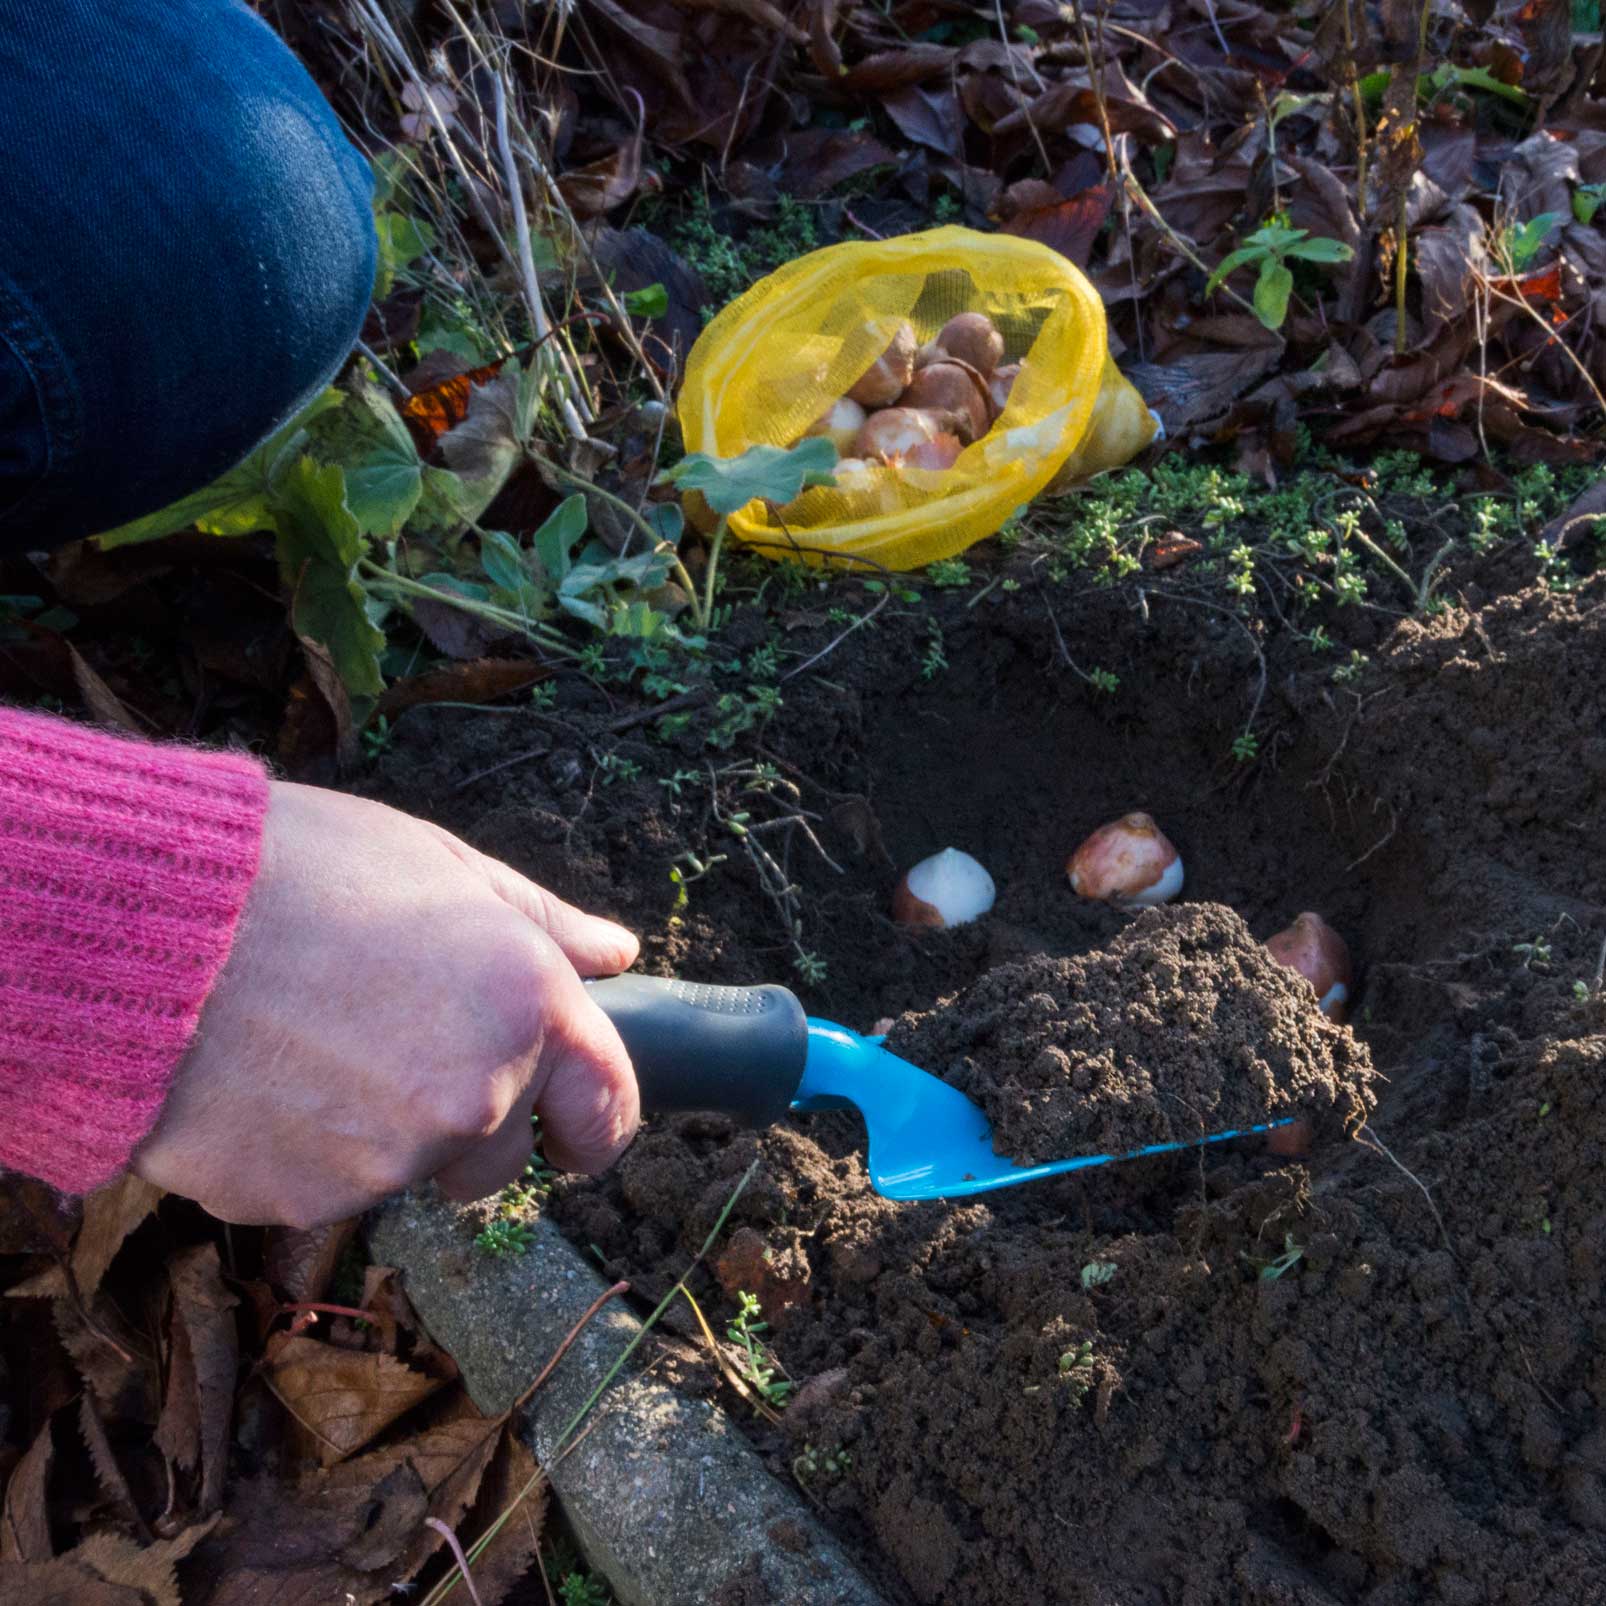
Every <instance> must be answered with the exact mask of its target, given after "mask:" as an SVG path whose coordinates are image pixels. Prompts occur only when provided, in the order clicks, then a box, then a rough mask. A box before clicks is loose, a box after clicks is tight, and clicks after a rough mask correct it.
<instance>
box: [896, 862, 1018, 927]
mask: <svg viewBox="0 0 1606 1606" xmlns="http://www.w3.org/2000/svg"><path fill="white" fill-rule="evenodd" d="M898 892H899V895H900V896H899V897H898V898H895V899H894V900H893V913H894V914H895V915H897V917H898V918H899V919H900V920H904V921H905V922H906V923H907V924H912V925H942V926H962V925H965V924H966V923H967V922H968V921H971V920H976V919H979V918H980V917H981V916H982V915H984V914H986V913H987V911H988V910H989V909H991V908H992V906H993V900H994V899H995V898H996V897H997V896H998V893H997V889H996V888H995V887H994V886H993V878H992V877H991V876H990V875H988V874H987V872H986V871H985V870H984V869H983V868H982V867H981V865H979V864H978V863H977V862H976V861H975V860H974V859H973V858H971V856H970V855H969V854H968V853H961V852H960V851H959V849H958V848H944V849H943V850H942V852H941V853H934V854H932V856H931V857H930V858H929V859H922V860H921V861H920V863H919V864H917V865H916V866H915V867H914V869H912V870H911V871H910V872H909V873H908V874H907V875H906V876H905V877H904V878H903V885H902V886H901V887H900V888H899V889H898ZM904 895H907V899H908V900H910V901H912V902H913V904H914V905H916V907H915V908H914V909H912V910H909V911H908V912H907V913H905V912H904V910H903V909H902V908H900V905H901V904H903V903H904ZM919 905H924V906H925V908H926V909H929V910H931V911H932V912H933V913H934V914H935V915H936V919H932V918H931V916H930V915H927V914H925V913H924V911H923V910H921V909H920V908H919V907H918V906H919Z"/></svg>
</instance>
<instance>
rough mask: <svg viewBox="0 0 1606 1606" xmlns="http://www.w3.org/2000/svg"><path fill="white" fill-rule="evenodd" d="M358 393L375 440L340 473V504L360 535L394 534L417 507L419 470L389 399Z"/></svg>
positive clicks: (366, 391)
mask: <svg viewBox="0 0 1606 1606" xmlns="http://www.w3.org/2000/svg"><path fill="white" fill-rule="evenodd" d="M359 395H360V397H361V400H362V402H363V405H364V406H365V407H366V408H367V409H368V412H369V414H370V415H371V417H372V420H373V422H374V424H375V425H376V426H377V432H378V439H377V443H376V445H375V446H374V449H373V450H372V451H371V452H370V453H369V454H368V455H367V456H366V457H363V458H361V459H359V460H358V461H357V463H356V464H355V465H354V466H352V467H351V468H348V469H347V470H346V505H347V506H348V507H349V508H350V509H351V515H352V517H353V518H354V519H356V521H357V525H358V528H359V529H361V530H362V532H363V534H365V535H395V534H396V533H397V532H398V531H399V530H400V529H401V527H402V525H403V524H405V523H406V522H407V518H408V515H409V514H411V512H412V511H413V509H414V508H415V507H417V506H418V498H419V497H420V495H421V494H422V493H423V489H424V473H423V468H424V466H423V464H422V463H421V462H420V461H419V457H418V448H417V447H416V446H414V445H413V438H412V436H411V435H409V434H408V433H407V426H406V425H405V424H404V423H402V420H401V414H400V413H398V412H397V411H396V408H395V405H394V404H393V403H392V402H391V399H390V397H388V396H387V395H385V393H384V392H383V391H381V390H375V389H372V388H371V387H368V386H364V387H363V389H362V390H361V391H360V392H359Z"/></svg>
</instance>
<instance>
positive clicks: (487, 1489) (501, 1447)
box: [458, 1432, 550, 1606]
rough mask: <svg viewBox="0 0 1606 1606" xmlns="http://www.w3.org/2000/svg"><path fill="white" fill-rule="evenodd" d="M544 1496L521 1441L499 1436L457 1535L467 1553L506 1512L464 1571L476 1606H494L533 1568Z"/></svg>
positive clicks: (543, 1482)
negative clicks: (475, 1595)
mask: <svg viewBox="0 0 1606 1606" xmlns="http://www.w3.org/2000/svg"><path fill="white" fill-rule="evenodd" d="M532 1479H533V1480H534V1485H533V1487H532V1482H531V1480H532ZM526 1490H528V1491H529V1492H528V1493H527V1494H526V1493H525V1491H526ZM549 1493H550V1488H549V1485H548V1484H547V1481H546V1479H545V1478H544V1477H538V1476H537V1468H536V1464H535V1457H534V1456H533V1455H531V1454H530V1451H529V1448H528V1447H527V1446H526V1445H525V1443H524V1441H523V1440H522V1439H521V1438H519V1436H518V1435H517V1434H516V1433H511V1432H508V1433H504V1434H503V1435H502V1438H501V1441H500V1442H499V1444H498V1445H497V1450H496V1454H495V1456H494V1457H493V1458H492V1460H491V1464H490V1466H489V1468H488V1469H487V1470H486V1473H485V1479H484V1481H483V1482H482V1483H481V1484H480V1493H479V1499H478V1500H476V1501H475V1502H474V1511H473V1514H472V1516H471V1517H470V1518H469V1520H468V1521H467V1522H465V1523H464V1524H463V1527H462V1531H461V1532H460V1533H459V1534H458V1538H459V1539H460V1540H461V1542H462V1545H463V1548H464V1549H465V1550H467V1549H468V1548H469V1546H470V1545H471V1544H473V1543H474V1542H476V1541H477V1540H478V1539H479V1537H480V1535H481V1534H483V1533H485V1532H487V1531H488V1530H489V1528H490V1527H491V1524H492V1523H494V1522H495V1521H496V1520H497V1519H498V1518H499V1517H500V1516H501V1515H502V1513H503V1512H505V1511H510V1515H509V1516H508V1519H507V1521H506V1522H504V1523H503V1524H502V1526H501V1527H500V1528H498V1529H497V1531H496V1533H495V1535H494V1536H493V1537H492V1539H491V1541H490V1543H489V1544H488V1545H486V1547H485V1548H484V1549H483V1550H482V1551H481V1552H480V1553H479V1554H478V1555H477V1556H476V1557H475V1558H474V1560H473V1562H472V1563H471V1564H470V1567H469V1571H470V1573H471V1574H472V1575H473V1579H474V1588H475V1590H476V1591H477V1592H478V1594H479V1597H480V1601H481V1606H497V1603H498V1602H499V1601H502V1600H505V1599H506V1598H507V1596H508V1595H509V1594H510V1593H511V1592H512V1591H513V1589H514V1587H515V1586H516V1585H517V1584H518V1583H519V1581H520V1580H521V1579H522V1578H524V1577H525V1575H526V1574H527V1573H528V1572H529V1570H530V1568H531V1567H532V1566H533V1565H534V1564H535V1559H536V1551H537V1548H538V1547H539V1545H540V1543H541V1530H542V1528H543V1526H544V1525H545V1522H546V1509H547V1497H548V1495H549ZM521 1497H522V1498H521ZM515 1501H517V1502H518V1503H517V1505H515V1504H514V1502H515Z"/></svg>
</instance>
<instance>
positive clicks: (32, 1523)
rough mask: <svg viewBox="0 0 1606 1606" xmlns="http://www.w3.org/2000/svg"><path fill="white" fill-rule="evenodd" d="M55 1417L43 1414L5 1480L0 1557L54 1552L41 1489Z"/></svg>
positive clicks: (40, 1557) (45, 1556) (32, 1557)
mask: <svg viewBox="0 0 1606 1606" xmlns="http://www.w3.org/2000/svg"><path fill="white" fill-rule="evenodd" d="M55 1420H56V1419H55V1417H54V1416H51V1417H48V1418H46V1420H45V1425H44V1426H43V1427H42V1428H40V1430H39V1432H38V1434H37V1436H36V1437H35V1438H34V1441H33V1443H32V1444H30V1445H29V1446H28V1453H27V1454H26V1455H24V1456H23V1458H22V1459H21V1460H20V1461H19V1462H18V1463H17V1465H16V1467H15V1468H14V1469H13V1471H12V1474H11V1477H10V1478H9V1480H8V1481H7V1483H6V1498H5V1504H4V1506H3V1507H0V1561H49V1560H50V1558H51V1556H52V1555H53V1554H54V1552H53V1550H52V1548H51V1544H50V1515H49V1511H50V1508H49V1503H48V1501H47V1500H46V1498H45V1489H46V1485H47V1484H48V1483H49V1482H50V1465H51V1462H52V1461H53V1460H54V1459H55V1453H56V1446H55V1440H54V1436H53V1434H52V1432H51V1429H52V1427H53V1426H54V1424H55Z"/></svg>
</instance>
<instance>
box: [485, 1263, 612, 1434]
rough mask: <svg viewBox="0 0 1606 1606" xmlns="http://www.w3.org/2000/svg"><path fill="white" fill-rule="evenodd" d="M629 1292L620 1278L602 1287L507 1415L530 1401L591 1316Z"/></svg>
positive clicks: (511, 1406) (582, 1330)
mask: <svg viewBox="0 0 1606 1606" xmlns="http://www.w3.org/2000/svg"><path fill="white" fill-rule="evenodd" d="M532 1292H533V1285H532ZM629 1292H630V1284H629V1283H627V1282H625V1281H624V1279H623V1278H621V1279H620V1280H619V1281H618V1282H616V1283H615V1284H614V1285H613V1287H612V1288H605V1289H603V1291H602V1292H601V1293H600V1294H598V1295H597V1297H596V1298H595V1299H594V1300H592V1301H591V1303H590V1304H589V1305H587V1306H586V1308H585V1312H584V1314H583V1315H582V1316H581V1317H580V1320H579V1321H577V1322H576V1323H575V1324H574V1326H573V1327H571V1328H570V1329H569V1331H568V1333H567V1334H565V1335H564V1339H563V1342H562V1343H561V1344H559V1345H558V1347H557V1348H556V1349H555V1350H554V1351H553V1352H552V1359H551V1360H549V1361H548V1362H547V1363H546V1365H545V1366H543V1367H542V1368H541V1370H540V1371H539V1372H538V1373H537V1374H536V1378H535V1381H534V1382H533V1383H532V1384H531V1385H530V1386H529V1387H528V1388H527V1389H526V1390H525V1391H524V1392H523V1393H522V1394H521V1395H520V1396H519V1397H518V1398H517V1399H516V1400H515V1401H514V1402H513V1403H512V1405H510V1406H509V1407H508V1415H509V1416H512V1415H513V1413H514V1412H515V1411H520V1410H522V1409H523V1408H524V1407H525V1406H526V1405H528V1404H529V1403H530V1397H531V1396H532V1395H533V1394H534V1393H535V1391H536V1390H537V1389H538V1388H540V1386H541V1385H542V1384H543V1383H544V1382H546V1380H547V1379H548V1378H549V1377H550V1376H551V1375H552V1371H553V1368H554V1367H556V1366H557V1364H558V1362H559V1361H561V1360H562V1359H563V1357H564V1356H565V1355H567V1354H568V1353H569V1347H570V1346H571V1345H572V1344H573V1343H574V1341H575V1340H576V1339H577V1338H578V1337H579V1336H580V1334H581V1333H582V1332H584V1331H585V1326H586V1323H587V1322H589V1321H590V1320H591V1318H592V1317H593V1316H595V1315H596V1314H597V1312H598V1311H599V1310H601V1309H602V1307H603V1306H604V1305H606V1304H607V1303H608V1301H609V1300H610V1299H613V1298H615V1297H617V1296H618V1295H620V1294H628V1293H629Z"/></svg>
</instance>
